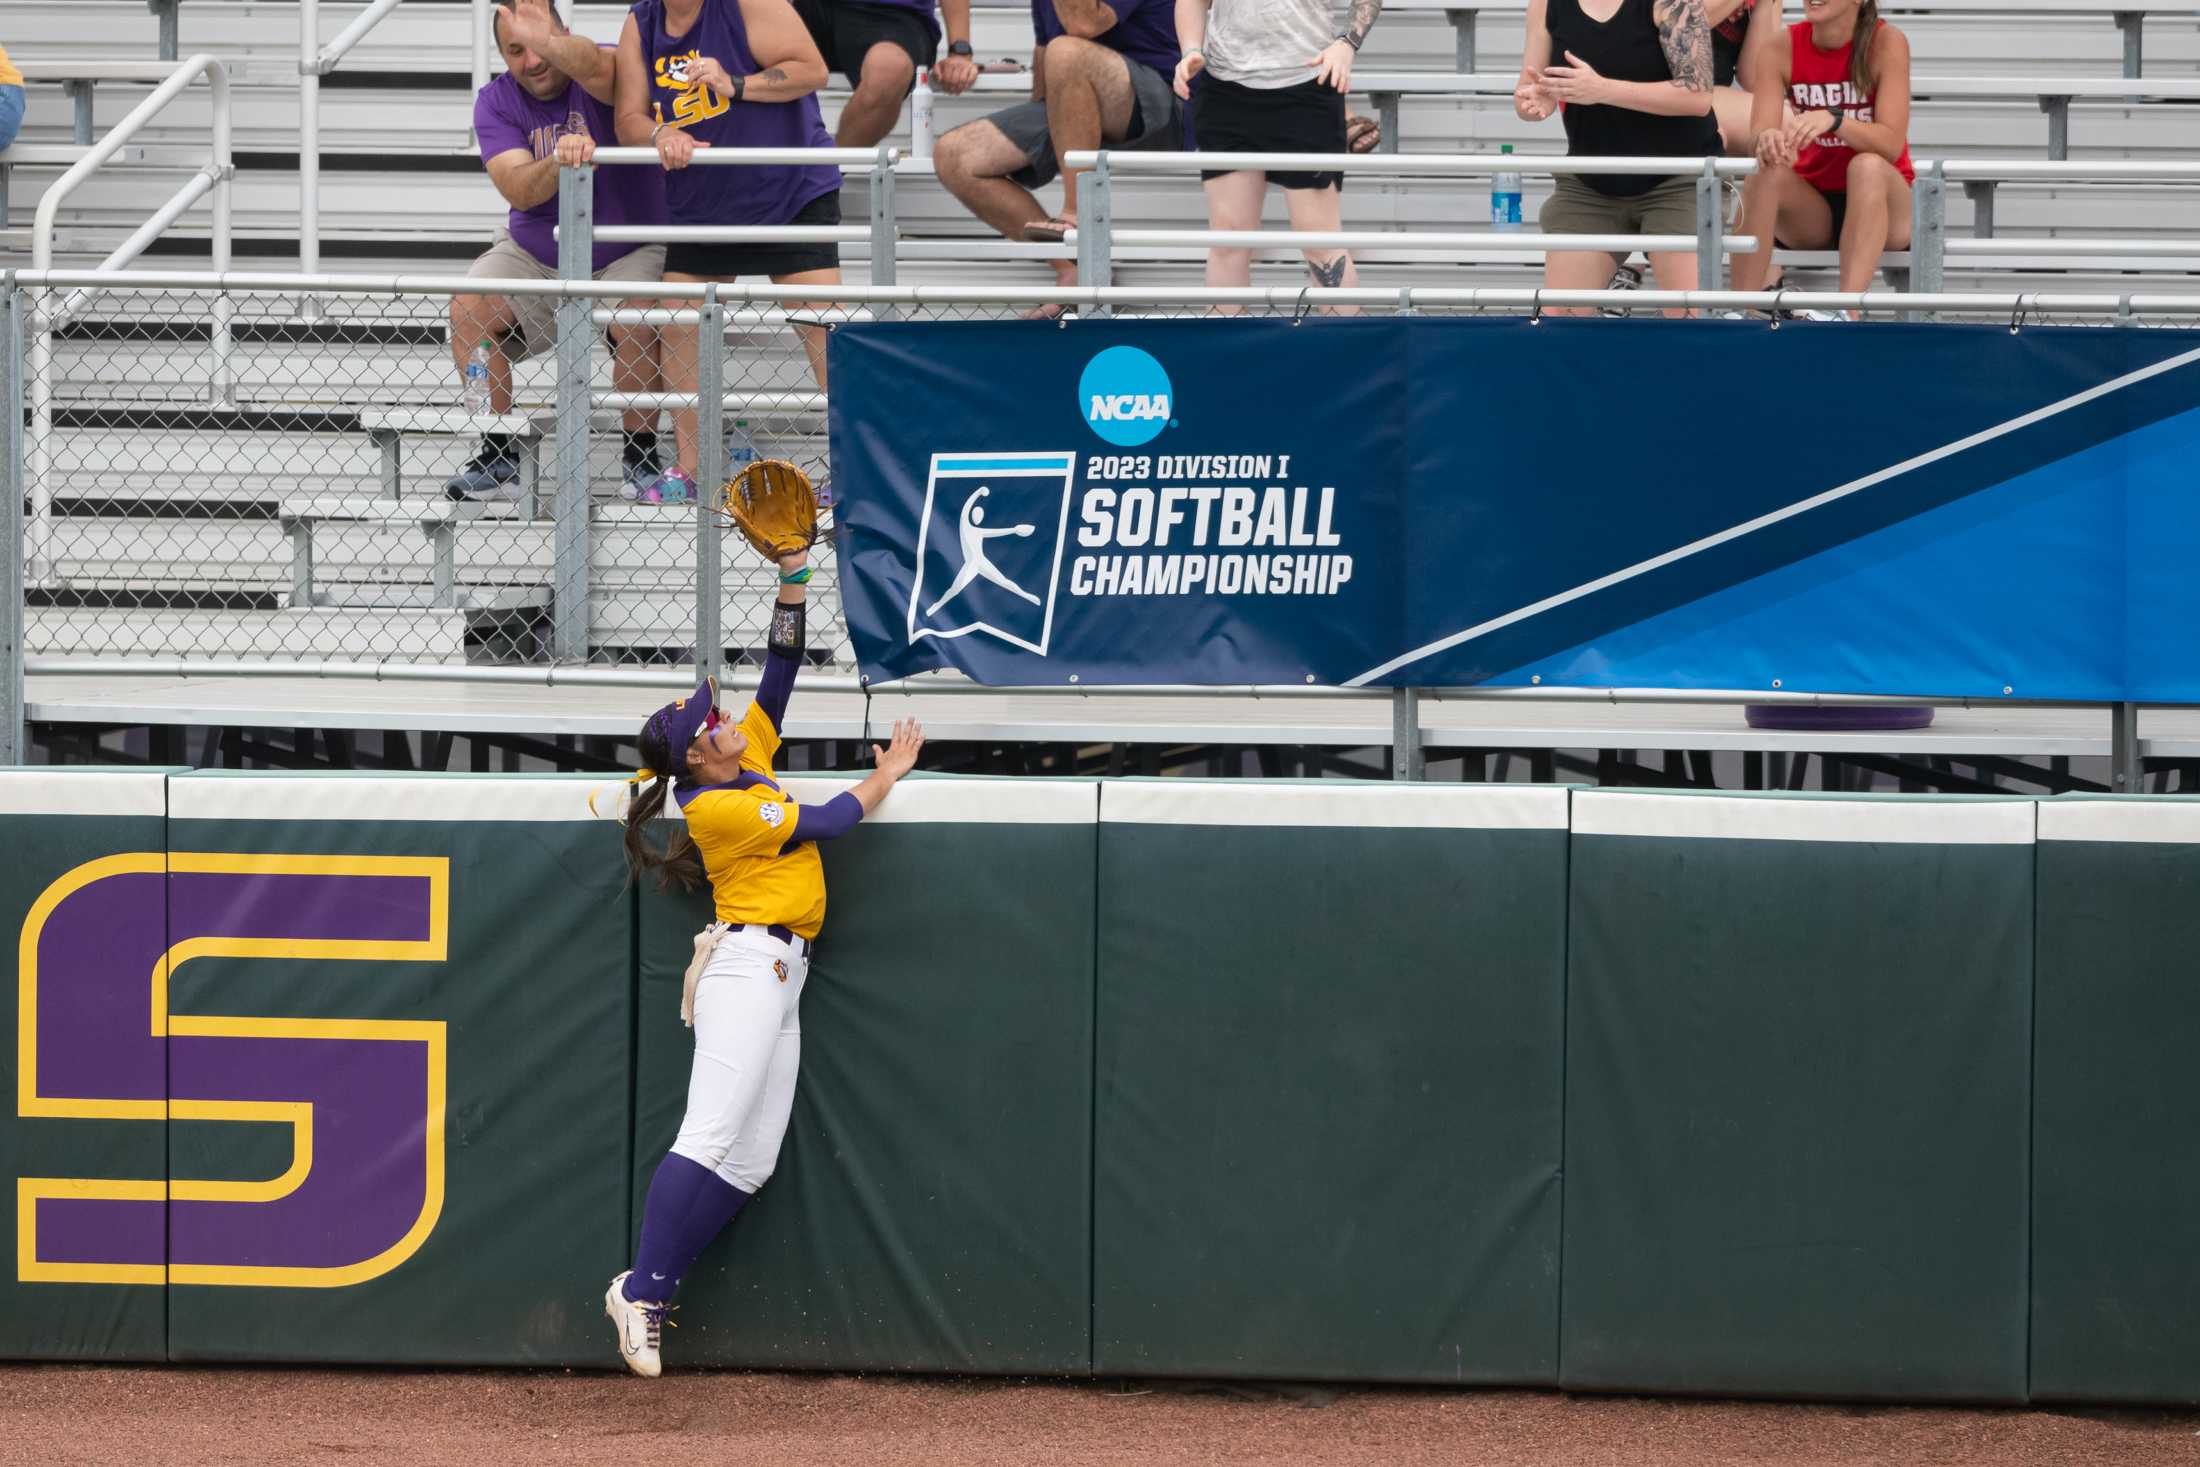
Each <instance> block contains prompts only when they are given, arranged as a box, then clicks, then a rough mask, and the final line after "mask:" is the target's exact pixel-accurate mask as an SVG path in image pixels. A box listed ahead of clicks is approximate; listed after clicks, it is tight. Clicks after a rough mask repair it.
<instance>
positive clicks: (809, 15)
mask: <svg viewBox="0 0 2200 1467" xmlns="http://www.w3.org/2000/svg"><path fill="white" fill-rule="evenodd" d="M794 13H795V14H796V15H799V16H801V17H802V24H803V25H805V26H806V27H808V28H809V32H810V39H811V40H813V41H815V42H817V49H818V54H820V55H822V56H823V57H824V58H825V69H826V70H827V71H837V72H839V73H840V74H841V75H842V76H844V77H846V78H848V83H849V85H850V86H853V85H855V83H856V81H857V79H858V76H859V74H860V73H861V72H862V70H863V58H864V57H865V56H867V55H869V54H870V51H871V48H872V47H873V46H876V45H877V44H879V43H880V42H881V41H884V42H885V43H886V44H888V45H890V46H899V47H901V49H902V50H903V51H905V52H907V53H908V55H909V64H910V66H912V67H914V68H915V69H916V71H922V70H923V69H925V68H926V67H928V66H930V65H931V64H932V61H933V58H934V57H936V56H938V55H939V50H940V33H939V29H938V27H937V26H935V25H934V24H933V23H932V20H931V17H929V16H925V15H919V14H918V13H917V12H916V11H914V10H911V9H909V8H908V7H907V6H905V5H871V4H867V3H866V0H794ZM909 85H910V86H911V87H912V88H913V87H915V86H916V74H915V71H912V72H911V73H910V81H909Z"/></svg>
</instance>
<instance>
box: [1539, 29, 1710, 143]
mask: <svg viewBox="0 0 2200 1467" xmlns="http://www.w3.org/2000/svg"><path fill="white" fill-rule="evenodd" d="M1703 7H1704V0H1654V3H1653V4H1652V5H1651V8H1650V14H1651V17H1652V19H1654V20H1655V21H1656V22H1657V27H1658V44H1659V45H1660V46H1662V47H1663V48H1664V50H1665V63H1666V67H1667V69H1668V70H1670V71H1671V72H1672V74H1673V79H1672V80H1671V81H1669V82H1628V81H1614V80H1612V79H1611V78H1610V77H1608V76H1603V75H1601V74H1599V73H1598V72H1597V71H1596V70H1595V68H1593V67H1591V66H1590V65H1589V63H1588V62H1586V61H1583V60H1582V59H1581V58H1580V57H1579V56H1576V55H1575V54H1574V53H1573V52H1571V51H1568V52H1567V53H1566V57H1565V62H1564V64H1562V65H1557V66H1551V67H1547V68H1546V69H1545V70H1544V72H1543V85H1544V89H1545V90H1546V91H1548V92H1549V93H1550V94H1551V95H1552V96H1554V97H1556V98H1558V100H1560V101H1562V102H1571V103H1574V104H1576V105H1579V106H1584V107H1625V108H1627V109H1628V110H1630V111H1634V112H1650V113H1654V114H1656V115H1658V116H1661V117H1702V116H1705V115H1707V114H1708V113H1709V112H1710V111H1711V23H1710V22H1709V21H1707V20H1705V19H1704V8H1703Z"/></svg>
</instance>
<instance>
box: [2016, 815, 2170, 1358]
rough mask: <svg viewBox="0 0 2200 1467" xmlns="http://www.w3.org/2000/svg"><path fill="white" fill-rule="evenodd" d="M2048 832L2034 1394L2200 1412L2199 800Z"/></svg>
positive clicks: (2042, 900)
mask: <svg viewBox="0 0 2200 1467" xmlns="http://www.w3.org/2000/svg"><path fill="white" fill-rule="evenodd" d="M2039 820H2040V848H2039V861H2040V878H2039V909H2038V910H2039V977H2038V983H2039V1004H2038V1016H2039V1018H2038V1023H2039V1032H2038V1037H2037V1040H2036V1041H2035V1043H2034V1047H2033V1065H2034V1071H2033V1076H2034V1078H2033V1085H2034V1097H2033V1110H2032V1117H2033V1152H2032V1165H2033V1183H2032V1209H2033V1211H2032V1394H2033V1395H2034V1396H2035V1397H2038V1398H2041V1399H2055V1400H2087V1401H2103V1400H2121V1401H2177V1402H2192V1401H2200V1246H2196V1244H2200V1167H2195V1165H2194V1153H2195V1149H2196V1148H2195V1144H2194V1139H2193V1138H2194V1134H2195V1128H2196V1125H2200V1064H2196V1062H2195V1055H2196V1053H2200V802H2196V801H2192V800H2168V799H2139V798H2128V799H2079V798H2070V799H2058V800H2049V801H2044V802H2042V804H2041V805H2040V810H2039Z"/></svg>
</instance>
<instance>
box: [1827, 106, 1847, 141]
mask: <svg viewBox="0 0 2200 1467" xmlns="http://www.w3.org/2000/svg"><path fill="white" fill-rule="evenodd" d="M1826 110H1827V111H1828V112H1830V113H1832V114H1833V121H1831V122H1829V123H1827V124H1826V131H1825V134H1824V135H1825V136H1826V137H1829V138H1832V137H1839V136H1840V135H1841V124H1842V123H1843V122H1846V121H1847V120H1848V115H1847V114H1846V113H1844V112H1843V111H1842V110H1841V109H1840V108H1838V107H1828V108H1827V109H1826Z"/></svg>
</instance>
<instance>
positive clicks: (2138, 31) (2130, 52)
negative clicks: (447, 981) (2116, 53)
mask: <svg viewBox="0 0 2200 1467" xmlns="http://www.w3.org/2000/svg"><path fill="white" fill-rule="evenodd" d="M2115 16H2116V29H2118V30H2120V31H2122V32H2123V33H2124V80H2126V81H2131V80H2134V79H2136V78H2137V77H2138V76H2139V74H2140V72H2141V71H2142V70H2143V69H2144V67H2145V59H2144V57H2143V56H2142V55H2141V54H2140V52H2141V43H2142V42H2143V40H2144V39H2145V36H2146V31H2145V26H2146V23H2147V13H2146V12H2145V11H2144V10H2119V11H2116V12H2115ZM2131 100H2132V101H2133V102H2134V103H2136V102H2137V101H2138V100H2139V99H2138V98H2137V97H2133V98H2131Z"/></svg>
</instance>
